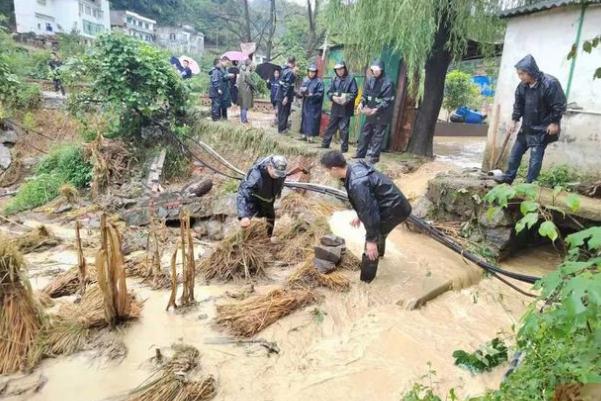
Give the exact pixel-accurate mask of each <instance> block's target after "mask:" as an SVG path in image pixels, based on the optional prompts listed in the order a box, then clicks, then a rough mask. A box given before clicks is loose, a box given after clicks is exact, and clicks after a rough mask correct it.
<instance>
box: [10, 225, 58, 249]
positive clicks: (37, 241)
mask: <svg viewBox="0 0 601 401" xmlns="http://www.w3.org/2000/svg"><path fill="white" fill-rule="evenodd" d="M13 243H14V244H15V246H16V247H17V248H18V249H19V250H20V251H21V252H23V253H30V252H34V251H41V250H43V249H46V248H51V247H53V246H56V245H58V244H59V243H60V240H59V239H58V238H56V237H55V236H54V234H52V232H51V231H50V230H49V229H48V228H47V227H46V226H43V225H42V226H38V227H36V228H34V229H32V230H29V231H27V232H26V233H25V234H21V235H19V236H18V237H17V238H15V239H14V240H13Z"/></svg>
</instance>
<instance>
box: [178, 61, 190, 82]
mask: <svg viewBox="0 0 601 401" xmlns="http://www.w3.org/2000/svg"><path fill="white" fill-rule="evenodd" d="M179 74H180V75H181V77H182V79H190V78H192V69H191V68H190V62H189V61H188V60H185V59H184V61H183V62H182V69H181V71H180V72H179Z"/></svg>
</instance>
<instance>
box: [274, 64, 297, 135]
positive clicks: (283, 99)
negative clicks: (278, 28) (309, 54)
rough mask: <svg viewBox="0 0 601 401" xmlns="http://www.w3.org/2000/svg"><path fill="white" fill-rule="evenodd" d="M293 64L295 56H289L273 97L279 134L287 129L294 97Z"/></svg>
mask: <svg viewBox="0 0 601 401" xmlns="http://www.w3.org/2000/svg"><path fill="white" fill-rule="evenodd" d="M295 66H296V58H294V57H289V58H288V64H286V65H285V66H284V68H283V70H282V77H281V78H280V86H279V87H278V91H277V94H276V98H275V100H276V102H277V106H278V110H277V113H278V133H280V134H284V133H286V131H288V117H289V116H290V108H291V107H292V100H293V98H294V82H295V81H296V74H295V72H294V68H295Z"/></svg>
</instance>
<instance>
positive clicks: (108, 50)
mask: <svg viewBox="0 0 601 401" xmlns="http://www.w3.org/2000/svg"><path fill="white" fill-rule="evenodd" d="M168 60H169V59H168V56H167V55H165V54H163V53H162V52H161V51H159V50H158V49H157V48H155V47H153V46H150V45H148V44H146V43H144V42H141V41H137V40H135V39H133V38H130V37H126V36H123V35H120V34H111V35H104V36H101V37H100V38H98V40H97V41H96V43H95V44H94V47H93V48H92V49H91V53H90V54H89V55H86V56H85V57H84V58H83V64H84V66H85V68H84V69H83V71H82V72H83V74H84V76H85V77H86V78H87V79H88V80H89V82H90V87H89V89H87V90H86V91H84V92H83V93H81V94H79V95H78V96H74V97H73V99H74V101H72V102H71V106H73V107H72V109H74V111H76V112H81V111H82V110H83V111H86V108H87V110H90V109H89V107H91V106H93V105H100V110H101V112H103V113H105V114H106V116H107V117H111V118H112V117H115V121H113V122H112V130H113V132H112V134H113V135H117V136H125V137H139V136H140V135H141V129H142V128H143V127H145V126H150V125H153V124H161V125H162V126H164V127H168V128H173V127H175V126H176V125H177V124H178V118H179V117H182V116H183V115H184V113H185V107H186V103H187V101H188V95H189V90H188V88H187V86H186V85H185V83H184V82H183V81H182V79H181V78H180V77H179V75H178V74H177V73H176V71H175V70H174V69H173V67H172V66H171V65H170V64H169V61H168ZM84 118H85V116H84Z"/></svg>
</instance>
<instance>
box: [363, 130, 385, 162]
mask: <svg viewBox="0 0 601 401" xmlns="http://www.w3.org/2000/svg"><path fill="white" fill-rule="evenodd" d="M386 127H388V124H384V125H380V124H374V123H365V125H363V129H361V136H360V137H359V145H358V147H357V157H359V158H361V159H362V158H364V157H366V158H367V159H368V161H369V162H370V163H377V162H378V161H380V153H381V152H382V146H383V144H384V136H385V135H386Z"/></svg>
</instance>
